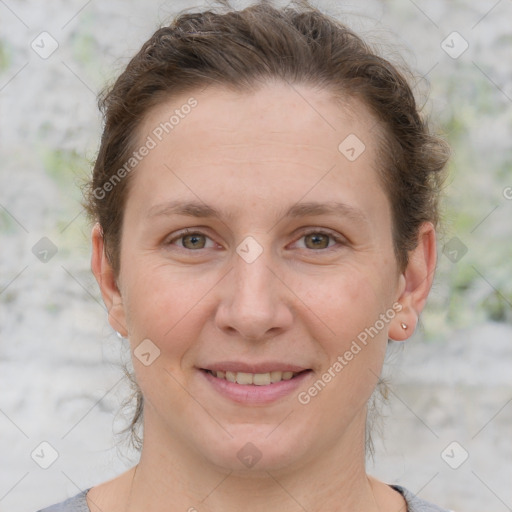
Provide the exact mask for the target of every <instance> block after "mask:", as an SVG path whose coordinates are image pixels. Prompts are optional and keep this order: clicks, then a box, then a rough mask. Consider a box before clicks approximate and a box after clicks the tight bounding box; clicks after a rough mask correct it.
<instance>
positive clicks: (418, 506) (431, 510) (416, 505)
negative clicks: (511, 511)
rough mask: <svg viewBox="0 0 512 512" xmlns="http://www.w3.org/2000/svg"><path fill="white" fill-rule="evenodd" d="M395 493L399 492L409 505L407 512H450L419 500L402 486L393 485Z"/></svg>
mask: <svg viewBox="0 0 512 512" xmlns="http://www.w3.org/2000/svg"><path fill="white" fill-rule="evenodd" d="M391 487H393V489H395V491H398V492H399V493H400V494H401V495H402V496H403V497H404V499H405V501H406V503H407V512H450V511H448V510H446V509H444V508H441V507H438V506H437V505H434V504H433V503H429V502H428V501H425V500H422V499H421V498H418V497H417V496H416V495H415V494H413V493H412V492H411V491H408V490H407V489H405V488H404V487H401V486H400V485H392V486H391Z"/></svg>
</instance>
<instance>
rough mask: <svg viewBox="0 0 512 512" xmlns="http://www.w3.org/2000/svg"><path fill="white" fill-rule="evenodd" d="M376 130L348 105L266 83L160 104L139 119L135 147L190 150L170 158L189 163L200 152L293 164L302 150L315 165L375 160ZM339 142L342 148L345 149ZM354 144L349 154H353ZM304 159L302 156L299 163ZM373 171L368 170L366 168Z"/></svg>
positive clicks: (326, 94)
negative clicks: (357, 156) (339, 159)
mask: <svg viewBox="0 0 512 512" xmlns="http://www.w3.org/2000/svg"><path fill="white" fill-rule="evenodd" d="M375 129H376V124H375V121H374V119H373V117H372V116H371V115H370V113H369V112H368V110H367V108H366V107H365V106H364V105H363V104H362V103H361V102H359V101H358V100H356V99H354V98H350V97H346V98H343V97H339V96H335V95H334V94H333V93H332V92H330V91H327V90H325V89H319V88H314V87H313V86H308V85H299V84H294V85H292V84H286V83H282V82H275V83H267V84H264V85H262V86H261V87H259V88H257V89H255V90H253V91H243V92H240V91H234V90H232V89H229V88H227V87H223V86H220V85H210V86H208V87H206V88H204V89H203V90H195V91H191V92H190V93H182V94H180V95H178V96H175V97H173V98H171V99H169V100H167V101H163V102H161V103H160V104H158V105H157V106H156V107H154V108H153V109H151V110H150V111H149V112H148V113H147V114H146V116H145V119H144V122H143V123H142V126H141V130H140V131H139V138H140V139H141V141H144V140H146V138H147V137H148V136H149V137H152V138H153V139H155V142H156V144H158V145H161V144H164V145H173V143H174V145H175V148H176V149H179V147H180V145H181V143H182V142H184V141H186V142H187V143H190V141H191V139H193V138H195V141H194V143H193V146H194V147H195V148H196V149H197V151H194V152H190V151H189V152H187V154H186V155H185V154H182V152H180V151H176V152H175V156H176V158H178V159H180V160H181V159H182V158H183V157H186V159H187V160H188V161H189V163H192V162H193V161H195V160H201V159H202V158H204V157H205V156H206V154H207V152H206V150H207V149H208V150H212V149H213V148H214V149H215V152H216V154H217V155H219V156H221V155H222V154H223V153H225V152H229V153H230V155H231V157H232V158H234V157H236V154H237V153H240V155H242V153H243V154H245V156H247V155H248V154H250V153H251V149H252V150H253V151H254V152H255V153H256V154H257V155H259V154H260V152H261V149H262V146H265V154H266V155H267V156H273V155H275V156H276V157H279V156H286V154H287V153H290V155H288V156H292V155H293V153H294V151H295V150H296V149H297V148H301V147H303V148H306V147H307V149H308V152H309V154H310V156H311V158H312V159H318V163H319V164H323V163H325V160H326V159H327V160H329V157H328V155H330V160H332V157H334V156H339V153H340V151H341V152H342V154H343V152H346V151H347V150H348V152H346V154H345V156H347V157H349V158H350V157H353V156H354V154H353V152H351V149H352V147H353V148H354V151H356V152H359V151H361V149H362V148H363V147H364V149H365V151H368V154H367V155H366V157H367V158H366V161H367V163H368V162H369V161H370V160H369V159H368V156H369V155H370V154H372V155H374V154H375V152H376V147H375V145H376V137H375V133H374V131H375ZM345 141H346V143H345ZM354 143H355V144H356V147H354ZM302 156H303V155H301V157H302ZM372 163H373V162H372Z"/></svg>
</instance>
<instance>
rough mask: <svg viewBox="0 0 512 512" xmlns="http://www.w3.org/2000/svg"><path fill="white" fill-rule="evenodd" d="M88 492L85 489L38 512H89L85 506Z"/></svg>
mask: <svg viewBox="0 0 512 512" xmlns="http://www.w3.org/2000/svg"><path fill="white" fill-rule="evenodd" d="M88 491H89V489H86V490H85V491H82V492H81V493H80V494H77V495H76V496H73V497H72V498H69V499H67V500H66V501H63V502H61V503H57V504H56V505H52V506H51V507H47V508H45V509H42V510H39V511H38V512H90V510H89V507H88V506H87V500H86V499H85V497H86V495H87V492H88Z"/></svg>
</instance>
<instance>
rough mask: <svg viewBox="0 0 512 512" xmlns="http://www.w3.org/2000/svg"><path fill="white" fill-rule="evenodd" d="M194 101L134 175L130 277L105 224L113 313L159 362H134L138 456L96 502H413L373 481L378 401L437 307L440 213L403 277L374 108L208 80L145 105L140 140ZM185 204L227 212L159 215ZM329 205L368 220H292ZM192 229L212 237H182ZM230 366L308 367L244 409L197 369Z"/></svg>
mask: <svg viewBox="0 0 512 512" xmlns="http://www.w3.org/2000/svg"><path fill="white" fill-rule="evenodd" d="M190 96H194V97H195V98H196V99H197V101H198V105H197V107H196V108H195V109H194V110H192V112H191V113H190V114H189V115H188V116H186V117H185V118H184V119H183V120H181V122H180V124H179V125H177V126H176V127H175V128H174V130H173V131H172V133H171V134H170V135H168V136H167V137H165V138H164V139H163V140H162V142H161V143H160V144H158V145H157V147H156V148H154V149H152V150H151V151H150V152H149V154H148V155H147V156H146V157H145V158H144V159H143V161H142V162H141V163H140V164H139V165H138V166H137V168H136V170H135V171H134V172H133V175H132V176H131V180H132V181H131V184H130V191H129V197H128V201H127V204H126V210H125V213H124V224H123V235H122V242H121V253H120V254H121V266H120V271H119V275H118V276H116V275H115V274H114V271H113V269H112V267H111V265H110V264H109V261H108V259H107V258H106V256H105V253H104V247H103V240H102V237H101V230H100V228H99V226H95V228H94V229H93V234H92V239H93V256H92V269H93V272H94V275H95V277H96V279H97V281H98V283H99V285H100V288H101V292H102V295H103V299H104V301H105V304H106V306H107V308H108V310H109V317H110V323H111V325H112V326H113V327H114V328H115V329H116V330H118V331H120V332H121V333H122V334H123V335H124V336H126V337H127V338H129V340H130V344H131V348H132V350H135V349H136V348H137V346H138V345H139V344H140V343H141V341H142V340H144V339H150V340H151V341H152V343H154V344H155V345H156V346H157V347H158V349H159V350H160V356H159V357H158V358H157V359H156V360H155V361H154V362H153V363H152V364H150V365H149V366H145V365H143V364H142V363H141V362H140V361H139V360H138V359H137V358H135V357H134V358H133V362H134V368H135V372H136V377H137V380H138V383H139V385H140V387H141V389H142V392H143V394H144V397H145V418H144V421H145V422H144V446H143V450H142V455H141V460H140V463H139V465H138V467H137V468H136V471H135V469H132V470H130V471H128V472H127V473H125V474H123V475H121V476H120V477H118V478H116V479H114V480H112V481H110V482H107V483H105V484H102V485H99V486H97V487H94V488H93V489H92V490H91V491H90V492H89V494H88V503H89V507H90V508H91V510H92V511H93V512H95V511H96V510H98V511H99V510H100V509H101V510H103V511H106V510H108V511H112V512H114V511H125V510H142V509H146V510H153V511H157V512H158V511H164V510H165V511H169V510H173V511H174V510H180V511H183V510H189V509H190V507H195V508H196V509H197V510H200V511H210V510H211V511H214V510H215V511H219V510H222V511H225V512H230V511H235V510H240V509H244V510H246V511H260V510H280V511H285V512H288V511H289V512H292V511H293V512H295V511H300V510H304V509H305V510H308V511H319V510H337V511H351V512H354V511H359V510H360V511H363V510H364V511H366V512H368V511H373V510H381V511H382V510H384V511H390V512H391V511H392V512H397V511H398V510H405V502H404V501H403V498H402V497H401V495H399V494H398V493H397V492H395V491H394V490H393V489H391V488H390V487H389V486H387V485H386V484H384V483H383V482H380V481H377V480H375V479H373V478H372V477H369V476H367V475H366V472H365V453H364V451H365V446H364V432H365V421H366V403H367V401H368V399H369V397H370V395H371V393H372V392H373V390H374V388H375V386H376V383H377V379H378V377H377V376H378V375H380V372H381V368H382V365H383V360H384V356H385V350H386V346H387V341H388V338H392V339H395V340H405V339H407V338H408V337H409V336H410V335H411V334H412V332H413V331H414V328H415V326H416V324H417V320H418V316H419V314H420V312H421V310H422V309H423V307H424V304H425V300H426V298H427V295H428V292H429V290H430V287H431V284H432V277H433V270H434V267H435V259H436V245H435V231H434V228H433V226H432V224H430V223H425V224H424V225H423V226H422V227H421V230H420V232H419V234H418V240H419V243H418V246H417V248H416V249H415V250H414V251H413V252H411V253H410V262H409V264H408V266H407V268H406V270H405V271H403V272H401V271H400V270H399V268H398V266H397V262H396V259H395V255H394V251H393V241H392V235H391V233H392V231H391V230H392V219H391V210H390V204H389V200H388V198H387V196H386V194H385V192H384V190H383V188H382V186H381V183H380V181H379V179H378V176H377V172H376V166H377V165H378V163H379V162H378V157H377V147H376V137H375V133H374V132H372V131H371V130H372V127H373V129H375V128H374V126H375V122H374V120H373V118H372V117H371V115H370V114H369V113H368V111H367V110H366V108H365V107H364V106H363V105H362V104H360V103H357V102H356V101H350V102H348V101H347V102H346V106H345V107H340V105H339V103H336V102H335V100H334V99H333V98H332V97H331V95H330V94H329V93H328V92H326V91H318V90H314V89H313V88H312V87H309V86H298V85H295V86H294V88H291V87H290V86H289V85H287V84H281V83H273V84H266V85H265V86H263V87H261V88H260V89H259V90H258V91H257V92H254V93H240V94H239V93H234V92H232V91H229V90H227V89H224V88H222V87H218V86H217V87H213V86H210V87H208V88H207V89H206V90H204V91H195V92H194V94H185V95H182V96H180V97H175V98H173V99H172V101H168V102H167V103H165V104H162V105H159V106H158V108H156V109H154V110H153V111H151V112H150V113H148V115H147V116H146V118H145V120H144V122H143V124H142V125H141V130H140V134H139V135H140V140H141V142H143V141H144V140H146V137H147V136H148V135H150V134H151V133H152V130H153V129H154V128H155V127H156V126H158V125H159V123H160V122H162V121H163V120H165V119H168V118H169V115H170V113H172V111H173V110H174V109H176V108H179V106H180V105H183V104H184V103H185V102H186V101H187V99H188V98H189V97H190ZM349 134H356V135H357V136H358V138H359V139H360V140H362V141H363V142H364V144H365V146H366V149H365V151H364V152H363V153H362V154H361V155H360V156H359V157H358V158H357V159H356V160H355V161H353V162H351V161H349V160H348V159H347V158H346V157H345V156H344V155H343V154H342V153H341V152H340V151H339V150H338V145H339V144H340V142H342V141H343V140H344V139H345V138H346V137H347V136H348V135H349ZM178 199H179V200H187V201H198V202H200V203H205V204H207V205H210V206H212V207H214V208H216V209H218V210H219V211H220V212H221V214H222V218H221V219H218V218H210V217H201V218H196V217H192V216H184V215H176V214H162V209H163V208H162V205H165V204H167V203H169V202H170V201H174V200H178ZM330 201H338V202H342V203H344V204H345V205H348V206H349V207H350V208H351V210H350V211H351V212H354V211H357V212H358V214H357V216H356V215H348V214H347V212H344V213H343V212H342V213H338V214H332V213H329V214H322V215H308V216H303V217H294V218H288V217H284V216H283V214H284V212H285V211H286V209H287V208H288V207H290V206H292V205H295V204H296V203H298V202H301V203H304V202H319V203H327V202H330ZM158 212H160V214H158ZM184 228H190V230H191V231H192V232H194V233H198V232H200V234H199V235H198V236H199V238H196V239H193V240H191V238H190V237H188V238H187V239H184V238H179V237H180V236H182V235H183V233H180V230H182V229H184ZM309 228H311V229H312V230H313V232H318V230H320V231H328V232H329V233H330V234H333V235H334V236H339V238H340V240H341V241H340V242H336V240H335V239H333V238H320V243H318V238H316V239H315V236H314V235H311V234H310V235H309V236H306V234H305V233H304V231H305V229H308V230H309ZM315 230H316V231H315ZM201 235H204V237H203V236H201ZM247 236H252V237H253V238H254V239H255V240H256V241H257V243H258V244H259V245H260V247H261V248H262V250H263V252H262V253H261V254H260V255H259V257H258V258H257V259H256V260H255V261H253V262H252V263H247V262H246V261H245V260H244V259H243V258H242V257H240V256H239V254H238V253H237V252H236V249H237V246H238V245H239V244H240V243H241V242H242V241H243V240H244V239H245V238H246V237H247ZM317 236H318V235H317ZM192 238H193V237H192ZM324 242H325V244H324ZM183 243H185V247H184V246H183ZM322 244H324V245H322ZM190 247H192V248H190ZM195 247H199V248H195ZM396 303H400V304H401V305H402V309H401V311H400V312H398V313H397V314H396V316H394V318H393V319H392V320H390V321H389V322H387V323H385V326H384V328H383V329H381V330H380V331H379V333H378V335H376V336H375V337H374V338H373V339H372V340H371V342H370V343H368V344H367V345H366V346H365V347H364V348H363V349H362V350H361V351H360V352H359V353H358V354H357V355H356V356H354V358H353V359H352V360H351V361H350V362H349V363H348V364H347V365H346V366H345V367H344V368H343V371H341V372H339V373H338V374H336V377H335V378H333V379H332V380H331V381H330V382H329V383H328V385H326V386H325V388H324V389H323V390H322V391H321V392H320V393H318V394H317V395H316V396H315V397H314V398H312V399H311V401H310V402H309V403H308V404H307V405H302V404H301V403H299V401H298V400H297V394H298V392H299V391H304V390H307V389H308V388H309V387H310V386H311V385H312V384H313V383H314V382H315V381H316V380H318V379H319V378H321V376H322V374H324V373H325V372H326V371H328V369H329V367H331V366H332V365H333V363H334V362H335V361H336V359H337V357H338V356H340V355H343V354H344V353H345V352H346V351H347V350H348V349H349V347H350V345H351V343H352V341H353V340H354V339H356V337H357V335H358V334H359V333H361V332H362V331H364V329H365V328H367V327H370V326H373V325H374V324H375V322H376V320H378V319H379V315H381V314H383V313H385V312H386V311H389V310H390V309H392V306H393V304H396ZM402 322H403V323H405V324H407V326H408V327H407V329H403V328H402V327H401V323H402ZM226 360H229V361H233V360H236V361H246V362H261V361H268V360H271V361H280V362H287V363H290V364H295V365H298V366H300V367H303V368H307V369H311V372H310V373H309V374H308V375H307V376H306V378H305V380H304V381H302V382H301V385H300V388H299V389H297V390H296V391H295V392H293V393H291V394H290V395H287V396H285V397H283V398H280V399H279V400H276V401H275V402H273V403H270V404H241V403H236V402H234V401H232V400H230V399H228V398H226V397H225V396H223V395H221V394H219V393H218V392H217V391H215V390H214V389H213V388H212V386H211V385H210V384H209V382H207V381H206V379H205V378H204V375H203V374H202V372H201V371H200V370H199V369H198V368H201V367H204V366H205V365H207V364H209V363H212V362H216V361H226ZM248 442H250V443H252V444H253V445H254V446H256V447H257V449H258V451H259V453H261V459H260V460H259V461H258V462H257V463H256V464H255V465H254V466H253V467H252V468H247V467H245V466H244V464H242V463H241V461H240V460H239V459H238V457H237V453H238V451H239V450H240V449H241V448H242V447H244V446H245V445H246V443H248ZM169 507H171V508H169Z"/></svg>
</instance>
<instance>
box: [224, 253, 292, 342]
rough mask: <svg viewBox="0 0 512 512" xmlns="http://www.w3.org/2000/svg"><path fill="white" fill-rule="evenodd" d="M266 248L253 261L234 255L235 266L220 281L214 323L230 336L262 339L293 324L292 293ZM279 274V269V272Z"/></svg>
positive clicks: (275, 334) (254, 339) (270, 336)
mask: <svg viewBox="0 0 512 512" xmlns="http://www.w3.org/2000/svg"><path fill="white" fill-rule="evenodd" d="M267 254H268V251H265V250H264V251H263V253H262V254H261V255H260V256H259V257H258V258H257V259H256V260H255V261H252V262H250V263H249V262H248V261H246V260H245V259H244V258H243V257H241V256H239V255H238V254H234V257H233V265H234V269H233V270H232V271H231V272H229V274H228V276H226V279H225V280H223V288H222V292H221V293H222V298H221V300H220V304H219V306H218V308H217V310H216V315H215V323H216V326H217V327H218V328H219V329H221V330H223V331H224V332H227V333H228V334H230V335H235V334H236V335H238V336H239V337H241V338H244V339H247V340H251V341H265V340H267V339H269V338H272V337H274V336H277V335H279V334H281V333H283V332H285V331H286V330H287V329H289V328H290V327H291V326H292V323H293V312H292V309H291V302H290V300H291V297H292V295H293V294H292V293H291V291H290V290H289V288H288V287H287V286H286V284H285V280H284V279H283V277H284V276H280V275H279V274H280V272H279V270H278V269H277V268H276V265H272V261H271V258H270V257H267ZM281 273H282V272H281Z"/></svg>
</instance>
